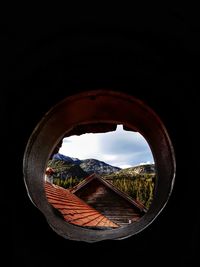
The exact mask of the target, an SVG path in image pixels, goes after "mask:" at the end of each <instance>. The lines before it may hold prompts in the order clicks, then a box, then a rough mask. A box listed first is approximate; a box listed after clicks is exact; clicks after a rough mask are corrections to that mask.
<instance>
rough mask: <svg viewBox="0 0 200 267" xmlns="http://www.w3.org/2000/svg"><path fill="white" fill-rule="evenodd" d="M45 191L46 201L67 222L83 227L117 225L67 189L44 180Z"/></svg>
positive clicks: (115, 226) (112, 226)
mask: <svg viewBox="0 0 200 267" xmlns="http://www.w3.org/2000/svg"><path fill="white" fill-rule="evenodd" d="M45 191H46V196H47V199H48V202H49V203H50V204H51V205H52V206H53V207H54V208H56V209H58V210H59V211H60V212H61V214H62V215H63V217H64V220H65V221H67V222H69V223H72V224H75V225H79V226H84V227H86V226H87V227H103V228H104V227H106V228H107V227H109V228H117V227H119V226H118V225H117V224H116V223H114V222H112V221H110V220H109V219H108V218H106V217H105V216H104V215H102V214H101V213H100V212H98V211H97V210H95V209H94V208H92V207H91V206H89V205H88V204H87V203H85V202H84V201H82V200H81V199H80V198H78V197H77V196H75V195H74V194H72V193H71V192H70V191H69V190H67V189H64V188H62V187H59V186H56V185H53V184H51V183H49V182H45Z"/></svg>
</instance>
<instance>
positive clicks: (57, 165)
mask: <svg viewBox="0 0 200 267" xmlns="http://www.w3.org/2000/svg"><path fill="white" fill-rule="evenodd" d="M47 167H50V168H52V169H53V171H54V172H53V174H52V177H53V183H54V184H57V185H59V186H62V187H65V188H71V187H73V186H75V185H77V184H78V183H79V182H80V181H81V180H83V179H84V178H86V177H87V176H88V174H87V173H86V172H85V171H84V170H83V169H82V168H81V167H80V166H79V165H76V164H72V163H69V162H66V161H63V160H58V159H52V160H49V161H48V165H47Z"/></svg>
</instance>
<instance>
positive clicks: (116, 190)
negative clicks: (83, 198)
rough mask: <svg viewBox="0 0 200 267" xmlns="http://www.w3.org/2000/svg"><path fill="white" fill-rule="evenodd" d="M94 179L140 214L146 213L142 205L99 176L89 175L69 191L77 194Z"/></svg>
mask: <svg viewBox="0 0 200 267" xmlns="http://www.w3.org/2000/svg"><path fill="white" fill-rule="evenodd" d="M94 179H97V180H98V181H99V182H101V183H103V184H104V185H105V186H107V187H108V188H109V189H111V190H112V191H113V192H115V193H116V194H117V195H119V196H120V197H122V198H123V199H125V200H126V201H128V202H129V203H131V204H133V205H134V206H135V207H136V208H138V209H139V210H140V211H141V212H147V210H146V208H145V207H144V205H143V204H142V203H139V202H138V201H136V200H134V199H133V198H131V197H130V196H129V195H127V194H126V193H124V192H122V191H121V190H119V189H118V188H117V187H115V186H113V184H111V183H110V182H108V181H107V180H105V179H103V178H102V177H101V176H99V175H97V174H95V173H94V174H91V175H90V176H88V177H87V178H85V179H84V180H83V181H82V182H80V183H79V184H78V185H77V186H75V187H73V188H72V189H71V192H72V193H73V194H74V193H76V192H78V191H79V190H80V189H82V188H84V187H87V185H88V184H89V183H90V182H91V181H93V180H94Z"/></svg>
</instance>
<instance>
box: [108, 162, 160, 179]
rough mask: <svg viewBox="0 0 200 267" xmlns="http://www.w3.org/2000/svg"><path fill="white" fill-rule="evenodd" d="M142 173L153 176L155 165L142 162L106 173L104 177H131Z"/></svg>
mask: <svg viewBox="0 0 200 267" xmlns="http://www.w3.org/2000/svg"><path fill="white" fill-rule="evenodd" d="M143 175H149V176H155V165H154V164H144V165H138V166H135V167H130V168H126V169H122V170H120V171H116V172H115V173H111V174H110V175H106V176H105V178H106V179H120V178H133V177H136V176H143Z"/></svg>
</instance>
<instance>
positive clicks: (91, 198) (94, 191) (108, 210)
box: [75, 179, 141, 225]
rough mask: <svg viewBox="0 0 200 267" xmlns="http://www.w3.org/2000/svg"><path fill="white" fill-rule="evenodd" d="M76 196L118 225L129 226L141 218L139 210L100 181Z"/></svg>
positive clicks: (96, 181)
mask: <svg viewBox="0 0 200 267" xmlns="http://www.w3.org/2000/svg"><path fill="white" fill-rule="evenodd" d="M75 194H76V195H77V196H78V197H79V198H81V199H82V200H84V201H85V202H86V203H88V204H89V205H91V206H92V207H94V208H95V209H96V210H98V211H100V212H101V213H102V214H103V215H105V216H106V217H107V218H108V219H110V220H111V221H113V222H115V223H117V224H120V225H124V224H129V223H131V222H133V221H136V220H138V219H139V218H140V217H141V214H140V211H139V210H138V208H136V207H135V206H134V205H133V204H132V203H130V202H128V201H127V200H126V199H124V198H123V197H121V196H120V195H118V194H117V193H115V192H114V191H113V190H111V189H110V188H109V187H107V186H105V185H104V184H103V183H101V182H100V181H99V180H96V179H95V180H93V181H91V182H90V183H89V184H87V185H86V186H84V187H83V188H81V189H79V190H78V191H77V192H76V193H75Z"/></svg>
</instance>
